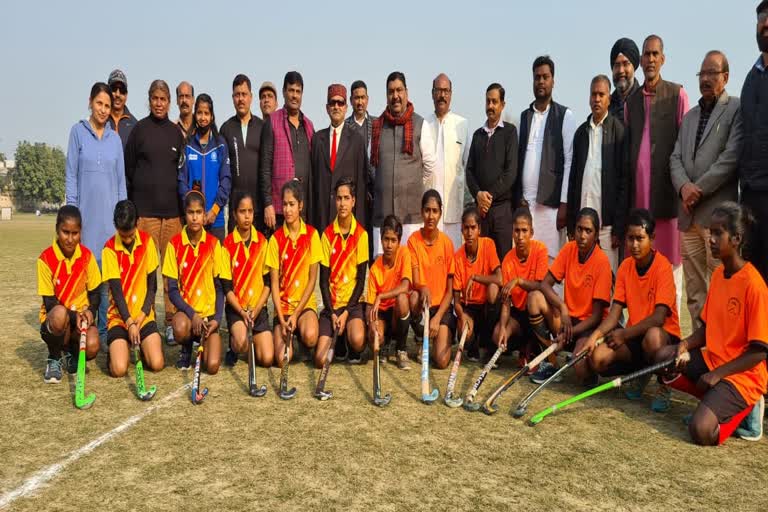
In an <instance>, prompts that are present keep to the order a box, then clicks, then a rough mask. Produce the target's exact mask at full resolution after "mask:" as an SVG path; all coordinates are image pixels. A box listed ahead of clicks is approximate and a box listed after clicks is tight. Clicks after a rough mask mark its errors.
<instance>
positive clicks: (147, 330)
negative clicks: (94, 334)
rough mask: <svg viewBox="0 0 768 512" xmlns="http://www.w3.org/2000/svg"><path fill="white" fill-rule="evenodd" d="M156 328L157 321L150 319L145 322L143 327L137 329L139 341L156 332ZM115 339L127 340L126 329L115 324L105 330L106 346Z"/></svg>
mask: <svg viewBox="0 0 768 512" xmlns="http://www.w3.org/2000/svg"><path fill="white" fill-rule="evenodd" d="M158 332H159V331H158V330H157V322H155V321H154V320H152V321H151V322H147V323H146V324H145V325H144V327H142V328H141V330H140V331H139V339H140V340H141V341H144V340H145V339H146V338H147V336H149V335H150V334H155V333H158ZM115 340H125V341H128V329H126V328H125V327H123V326H122V325H116V326H114V327H110V328H109V330H108V331H107V346H109V345H111V344H112V342H113V341H115Z"/></svg>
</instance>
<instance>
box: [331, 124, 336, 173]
mask: <svg viewBox="0 0 768 512" xmlns="http://www.w3.org/2000/svg"><path fill="white" fill-rule="evenodd" d="M332 131H333V141H332V142H331V172H333V168H334V167H336V129H334V128H332Z"/></svg>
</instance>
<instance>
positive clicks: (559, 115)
mask: <svg viewBox="0 0 768 512" xmlns="http://www.w3.org/2000/svg"><path fill="white" fill-rule="evenodd" d="M566 110H568V107H565V106H563V105H560V104H559V103H556V102H554V101H552V103H550V106H549V115H548V116H547V123H546V124H545V125H544V144H543V147H542V149H541V167H540V168H539V189H538V192H537V193H536V202H537V203H539V204H543V205H545V206H549V207H552V208H557V207H559V206H560V193H561V189H562V186H563V175H564V171H565V152H564V149H563V119H564V118H565V111H566ZM532 117H533V103H531V105H530V106H529V107H528V108H527V109H526V110H524V111H523V112H522V113H521V114H520V150H519V152H518V155H519V156H518V158H519V164H518V169H519V173H518V179H517V185H516V186H515V199H516V202H517V203H520V201H521V200H522V199H523V172H524V171H523V169H524V165H525V154H526V152H527V148H528V137H529V135H530V126H531V119H532Z"/></svg>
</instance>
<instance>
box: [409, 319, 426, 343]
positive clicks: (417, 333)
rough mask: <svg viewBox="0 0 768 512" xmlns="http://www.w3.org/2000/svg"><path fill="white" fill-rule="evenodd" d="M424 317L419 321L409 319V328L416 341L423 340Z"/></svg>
mask: <svg viewBox="0 0 768 512" xmlns="http://www.w3.org/2000/svg"><path fill="white" fill-rule="evenodd" d="M423 322H424V317H423V316H422V317H421V318H419V319H414V318H413V317H411V328H412V329H413V335H414V337H415V338H416V340H421V339H423V338H424V323H423Z"/></svg>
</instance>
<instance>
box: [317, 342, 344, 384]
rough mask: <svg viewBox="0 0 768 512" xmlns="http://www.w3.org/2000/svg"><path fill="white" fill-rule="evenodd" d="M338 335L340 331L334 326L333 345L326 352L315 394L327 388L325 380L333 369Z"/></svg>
mask: <svg viewBox="0 0 768 512" xmlns="http://www.w3.org/2000/svg"><path fill="white" fill-rule="evenodd" d="M338 336H339V333H338V331H337V330H336V328H335V327H334V329H333V339H332V340H331V345H330V346H329V347H328V351H327V352H326V354H325V361H323V369H322V370H320V378H318V379H317V386H315V395H318V394H320V393H321V392H322V391H324V390H325V381H326V379H327V378H328V372H329V371H330V369H331V360H332V359H333V349H334V347H335V346H336V339H337V338H338Z"/></svg>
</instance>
